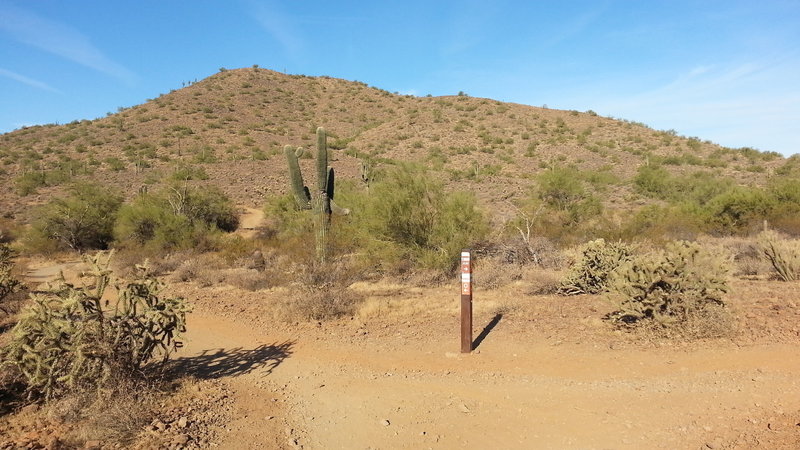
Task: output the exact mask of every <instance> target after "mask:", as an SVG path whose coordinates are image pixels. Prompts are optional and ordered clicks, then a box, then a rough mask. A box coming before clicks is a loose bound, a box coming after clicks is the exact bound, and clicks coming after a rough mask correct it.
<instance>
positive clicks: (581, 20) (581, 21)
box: [541, 6, 605, 48]
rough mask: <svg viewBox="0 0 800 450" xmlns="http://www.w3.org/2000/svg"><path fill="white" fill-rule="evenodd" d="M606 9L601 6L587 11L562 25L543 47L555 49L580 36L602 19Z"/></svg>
mask: <svg viewBox="0 0 800 450" xmlns="http://www.w3.org/2000/svg"><path fill="white" fill-rule="evenodd" d="M604 9H605V7H603V6H601V7H598V8H595V9H593V10H589V11H586V12H584V13H583V14H579V15H577V16H575V17H574V18H571V19H570V20H569V21H566V22H564V23H562V24H560V25H559V27H558V30H557V32H556V33H555V34H553V35H552V36H551V37H550V38H548V39H547V40H545V41H544V42H543V43H542V45H541V47H542V48H549V47H554V46H556V45H558V44H560V43H562V42H564V41H567V40H569V39H571V38H573V37H575V36H578V35H579V34H581V33H582V32H583V31H584V30H586V29H587V28H589V26H590V25H592V24H593V23H594V22H595V21H596V20H597V19H598V17H600V15H601V14H602V13H603V10H604Z"/></svg>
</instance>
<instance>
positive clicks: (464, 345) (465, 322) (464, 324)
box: [461, 251, 472, 353]
mask: <svg viewBox="0 0 800 450" xmlns="http://www.w3.org/2000/svg"><path fill="white" fill-rule="evenodd" d="M471 351H472V257H471V255H470V252H469V251H463V252H461V353H469V352H471Z"/></svg>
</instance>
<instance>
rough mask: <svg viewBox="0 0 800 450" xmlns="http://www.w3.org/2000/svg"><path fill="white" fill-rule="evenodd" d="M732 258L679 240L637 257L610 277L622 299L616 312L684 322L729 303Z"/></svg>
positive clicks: (621, 318)
mask: <svg viewBox="0 0 800 450" xmlns="http://www.w3.org/2000/svg"><path fill="white" fill-rule="evenodd" d="M728 272H729V268H728V260H727V259H726V258H725V257H723V256H721V255H720V254H719V253H715V252H711V251H708V250H705V249H704V248H702V247H701V246H700V245H698V244H696V243H690V242H686V241H676V242H672V243H669V244H668V245H667V246H666V248H665V249H664V250H661V251H656V252H652V253H650V254H647V255H643V256H640V257H636V258H632V259H630V260H629V261H626V262H624V263H623V264H622V265H620V267H618V268H617V269H616V270H615V271H614V272H613V274H612V276H611V277H610V280H609V283H608V286H609V290H610V291H611V292H613V293H615V294H616V298H617V299H618V300H619V302H618V306H619V310H618V311H616V312H614V313H612V315H611V316H610V317H612V318H613V319H614V320H616V321H617V322H620V323H626V324H629V323H634V322H639V321H642V320H650V321H654V322H657V323H658V324H660V325H664V326H667V325H670V324H673V323H682V322H686V321H687V320H689V319H690V318H691V317H692V316H695V315H696V314H697V313H699V312H702V311H703V310H705V309H707V308H713V307H715V306H724V302H723V301H722V295H723V294H725V293H726V292H727V291H728V282H727V278H728Z"/></svg>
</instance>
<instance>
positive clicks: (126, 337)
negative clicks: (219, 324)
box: [2, 253, 189, 398]
mask: <svg viewBox="0 0 800 450" xmlns="http://www.w3.org/2000/svg"><path fill="white" fill-rule="evenodd" d="M110 258H111V253H108V254H102V253H99V254H97V255H96V256H94V257H85V258H84V261H85V263H86V264H87V265H88V266H89V271H88V277H89V278H90V280H91V282H90V283H87V284H85V285H83V286H74V285H72V284H70V283H67V282H66V281H64V279H63V277H61V279H59V280H57V281H56V282H55V283H54V284H51V285H50V286H49V288H48V289H46V290H45V291H44V292H41V293H37V294H35V295H33V296H32V300H33V304H32V305H31V306H30V307H28V308H27V309H25V310H24V312H23V313H22V315H21V317H20V320H19V322H18V323H17V325H16V326H15V327H14V329H13V337H12V340H11V342H10V343H9V344H8V345H7V346H6V347H5V348H4V349H3V350H2V354H3V359H4V362H3V364H4V365H7V366H13V367H15V368H16V369H17V370H18V371H19V374H20V375H21V376H22V378H23V379H24V381H25V382H26V384H27V386H28V391H29V394H30V395H42V396H44V397H45V398H52V397H54V396H56V395H58V394H60V393H62V392H64V391H66V390H69V389H72V388H75V387H87V386H95V387H100V386H102V385H103V383H105V382H106V381H108V380H109V378H110V377H112V375H130V374H132V373H133V372H136V371H138V370H139V369H140V368H141V367H142V365H143V364H145V363H147V362H149V361H151V360H153V359H154V358H155V357H157V356H161V357H163V358H165V359H166V358H167V357H168V355H169V353H170V352H171V351H172V350H174V349H175V348H177V347H179V346H180V342H179V341H177V340H176V339H177V338H178V336H179V334H180V333H181V332H183V331H185V323H186V313H187V312H188V311H189V309H188V307H187V305H186V303H185V301H184V300H183V299H182V298H166V299H163V298H161V297H160V296H159V295H158V294H159V291H160V289H161V287H162V285H161V284H160V283H159V282H158V281H157V280H156V279H155V278H153V277H152V276H150V275H149V274H148V273H147V269H146V267H143V266H137V276H136V279H135V280H134V281H132V282H130V283H124V284H115V288H116V289H117V292H118V298H117V301H116V302H112V304H114V305H115V306H114V308H113V310H106V309H104V305H108V303H107V300H106V299H104V294H105V291H106V288H107V287H108V286H109V284H110V283H111V282H112V281H113V280H112V273H111V270H109V268H108V262H109V259H110Z"/></svg>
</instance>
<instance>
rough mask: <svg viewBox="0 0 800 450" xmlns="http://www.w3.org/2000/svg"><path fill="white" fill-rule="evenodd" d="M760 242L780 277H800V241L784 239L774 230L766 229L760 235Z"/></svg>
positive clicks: (794, 278)
mask: <svg viewBox="0 0 800 450" xmlns="http://www.w3.org/2000/svg"><path fill="white" fill-rule="evenodd" d="M758 244H759V246H760V247H761V251H762V252H763V253H764V256H765V257H766V258H767V260H768V261H769V263H770V264H772V268H773V269H775V273H777V275H778V278H779V279H781V280H783V281H795V280H798V279H800V241H797V240H792V239H784V238H782V237H781V236H780V235H779V234H778V233H776V232H774V231H764V232H763V233H761V234H760V235H759V236H758Z"/></svg>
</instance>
